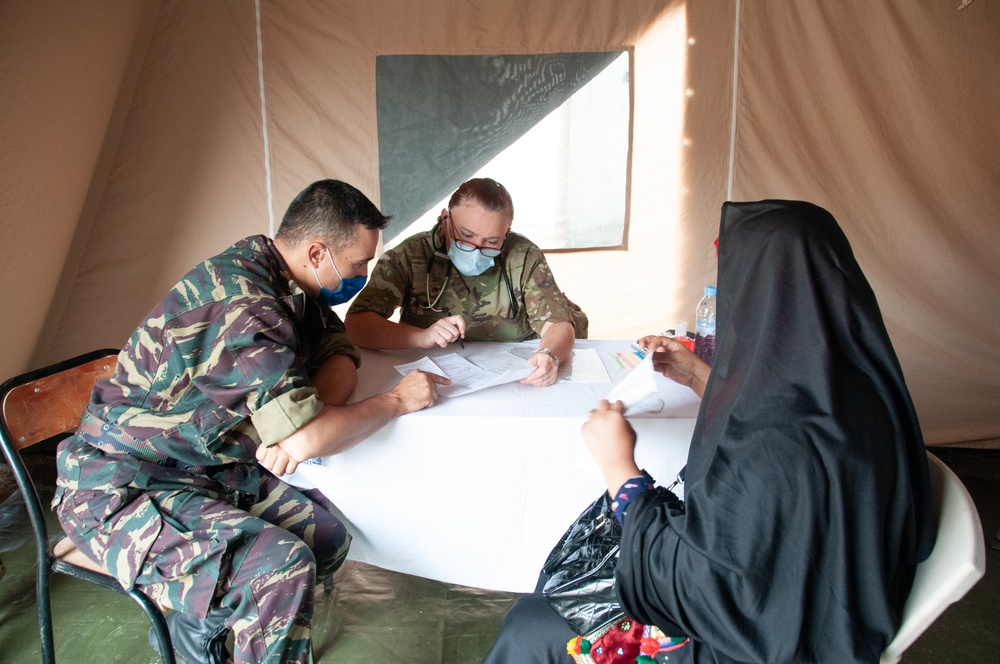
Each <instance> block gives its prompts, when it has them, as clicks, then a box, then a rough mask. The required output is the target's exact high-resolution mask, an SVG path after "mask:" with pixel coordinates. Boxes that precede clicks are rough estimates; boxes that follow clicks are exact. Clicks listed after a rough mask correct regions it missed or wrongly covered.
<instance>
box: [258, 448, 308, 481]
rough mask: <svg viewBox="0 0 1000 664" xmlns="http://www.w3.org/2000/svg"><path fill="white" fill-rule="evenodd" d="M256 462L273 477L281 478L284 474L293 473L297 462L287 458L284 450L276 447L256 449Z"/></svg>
mask: <svg viewBox="0 0 1000 664" xmlns="http://www.w3.org/2000/svg"><path fill="white" fill-rule="evenodd" d="M256 456H257V461H258V462H260V465H262V466H263V467H264V468H266V469H267V470H269V471H271V473H273V474H274V475H276V476H278V477H281V476H282V475H284V474H285V473H293V472H295V468H296V466H298V462H296V461H295V459H293V458H291V457H290V456H288V455H287V454H286V453H285V451H284V450H282V449H281V448H280V447H278V446H277V445H272V446H270V447H265V446H263V445H260V446H258V447H257V452H256Z"/></svg>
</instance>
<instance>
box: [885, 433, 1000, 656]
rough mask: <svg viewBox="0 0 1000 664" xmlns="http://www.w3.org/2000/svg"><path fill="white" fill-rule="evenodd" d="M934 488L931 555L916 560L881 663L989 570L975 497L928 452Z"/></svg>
mask: <svg viewBox="0 0 1000 664" xmlns="http://www.w3.org/2000/svg"><path fill="white" fill-rule="evenodd" d="M927 461H928V466H929V469H930V475H931V486H932V490H933V492H934V515H935V518H936V523H937V536H936V537H935V540H934V549H933V551H931V555H930V556H928V558H927V560H925V561H923V562H922V563H920V564H919V565H917V573H916V577H915V578H914V579H913V588H912V589H911V590H910V596H909V597H908V598H907V600H906V604H905V605H904V606H903V620H902V624H900V626H899V630H898V631H897V632H896V636H895V637H894V638H893V640H892V642H891V643H890V644H889V646H888V647H887V648H886V649H885V651H884V652H883V653H882V658H881V660H880V661H881V663H882V664H890V663H893V662H898V661H899V660H900V658H901V657H902V656H903V652H904V651H905V650H906V649H907V648H909V647H910V646H911V645H913V642H914V641H916V640H917V637H919V636H920V635H921V634H922V633H923V632H924V630H926V629H927V628H928V627H929V626H930V625H931V623H933V622H934V621H935V620H937V618H938V616H940V615H941V614H942V613H943V612H944V610H945V609H946V608H948V606H950V605H951V604H953V603H954V602H957V601H958V600H959V599H961V598H962V597H963V596H965V593H967V592H968V591H969V589H970V588H972V586H974V585H976V582H978V581H979V579H981V578H982V576H983V574H984V573H985V571H986V544H985V541H984V538H983V527H982V524H981V523H980V521H979V512H978V511H977V510H976V505H975V503H973V502H972V497H971V496H970V495H969V492H968V491H967V490H966V488H965V485H964V484H962V481H961V480H960V479H958V476H957V475H956V474H955V473H954V472H953V471H952V470H951V469H950V468H948V466H946V465H944V463H943V462H942V461H941V460H940V459H938V458H937V457H936V456H934V455H933V454H931V453H929V452H928V453H927Z"/></svg>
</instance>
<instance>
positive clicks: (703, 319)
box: [694, 286, 715, 366]
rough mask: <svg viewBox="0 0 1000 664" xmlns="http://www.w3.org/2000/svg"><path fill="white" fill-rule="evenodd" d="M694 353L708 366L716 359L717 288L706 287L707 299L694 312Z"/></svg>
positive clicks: (702, 300)
mask: <svg viewBox="0 0 1000 664" xmlns="http://www.w3.org/2000/svg"><path fill="white" fill-rule="evenodd" d="M694 319H695V324H694V352H695V355H697V356H698V357H700V358H701V359H702V361H703V362H704V363H705V364H707V365H708V366H712V360H713V359H715V286H705V297H703V298H701V302H699V303H698V307H697V308H696V309H695V310H694Z"/></svg>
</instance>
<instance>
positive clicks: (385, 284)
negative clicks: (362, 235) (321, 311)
mask: <svg viewBox="0 0 1000 664" xmlns="http://www.w3.org/2000/svg"><path fill="white" fill-rule="evenodd" d="M411 279H412V275H411V271H410V266H409V265H408V264H407V261H405V260H404V252H402V251H396V250H389V251H387V252H385V253H384V254H382V257H381V258H379V259H378V262H377V263H376V264H375V268H374V269H373V270H372V274H371V277H369V279H368V283H367V284H365V287H364V289H363V290H362V291H361V293H359V294H358V296H357V298H355V300H354V302H353V303H352V304H351V308H350V309H348V311H347V313H348V315H350V314H361V313H366V312H369V311H370V312H374V313H377V314H378V315H379V316H382V317H383V318H389V317H390V316H392V314H393V313H394V312H395V311H396V309H398V308H399V307H400V306H402V304H403V301H404V299H405V298H407V297H408V296H409V293H410V290H411V289H410V280H411Z"/></svg>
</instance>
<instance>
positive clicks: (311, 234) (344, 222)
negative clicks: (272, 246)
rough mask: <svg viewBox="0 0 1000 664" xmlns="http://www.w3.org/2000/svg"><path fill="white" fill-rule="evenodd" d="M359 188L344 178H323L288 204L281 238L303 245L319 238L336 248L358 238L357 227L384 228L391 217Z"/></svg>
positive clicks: (280, 234) (280, 227) (282, 224)
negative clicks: (344, 180) (341, 179)
mask: <svg viewBox="0 0 1000 664" xmlns="http://www.w3.org/2000/svg"><path fill="white" fill-rule="evenodd" d="M390 218H391V217H387V216H385V215H384V214H382V213H381V212H379V209H378V208H377V207H375V204H374V203H372V202H371V201H370V200H368V197H366V196H365V195H364V194H362V193H361V192H360V191H358V190H357V189H356V188H354V187H352V186H351V185H349V184H347V183H346V182H341V181H340V180H319V181H317V182H313V183H312V184H311V185H309V186H308V187H306V188H305V189H303V190H302V191H301V192H299V195H298V196H296V197H295V199H294V200H293V201H292V202H291V204H290V205H289V206H288V210H286V211H285V216H284V217H283V218H282V220H281V226H279V227H278V234H277V237H279V238H281V239H282V240H284V241H286V242H288V243H289V244H291V245H295V246H297V245H299V244H301V243H303V242H307V241H309V240H310V239H312V238H315V237H319V238H321V239H322V240H323V241H324V242H326V243H327V244H328V245H329V246H330V247H331V248H333V249H343V248H344V247H345V246H347V245H348V244H350V243H351V242H353V241H354V238H355V237H356V236H357V227H358V226H364V227H365V228H369V229H371V230H382V229H383V228H385V226H386V224H387V223H389V219H390Z"/></svg>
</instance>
